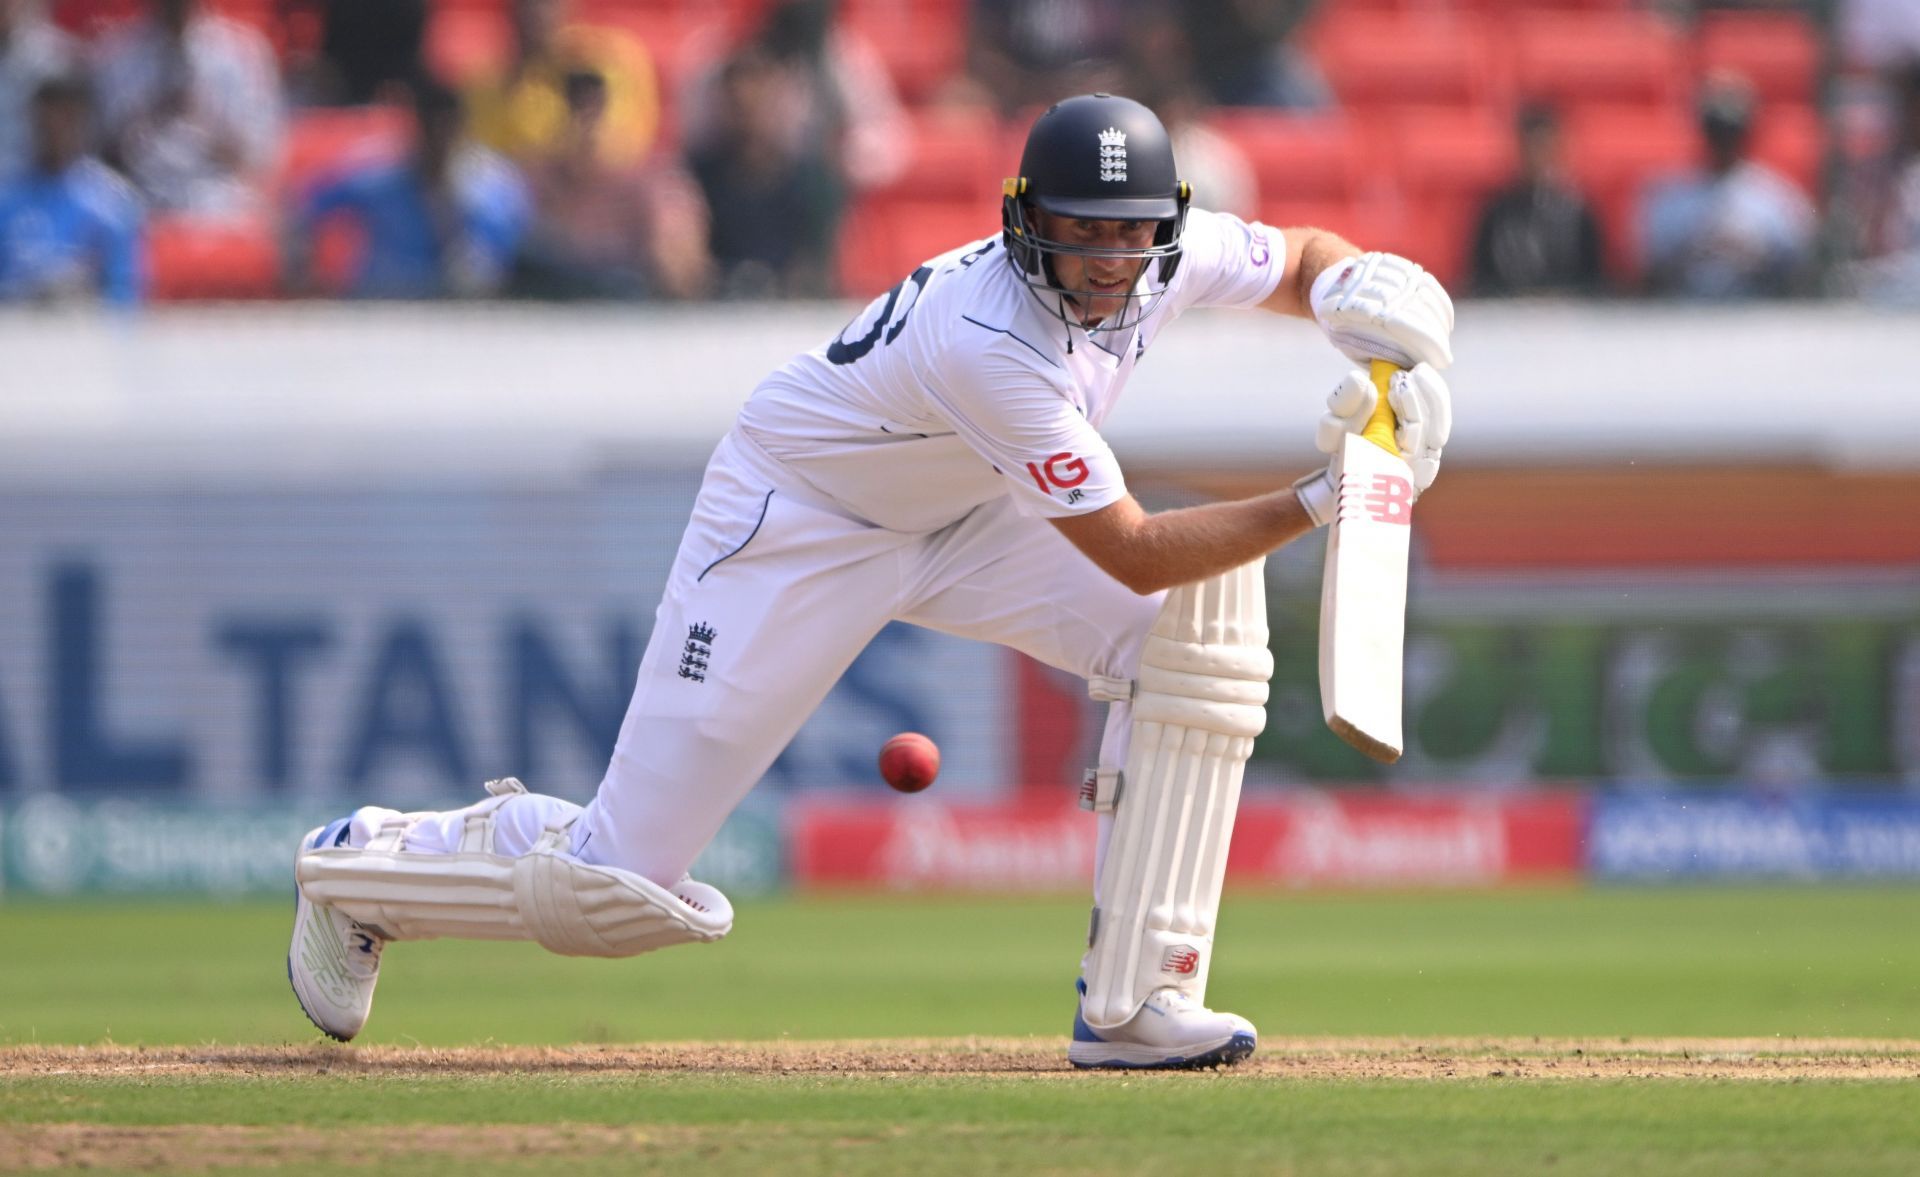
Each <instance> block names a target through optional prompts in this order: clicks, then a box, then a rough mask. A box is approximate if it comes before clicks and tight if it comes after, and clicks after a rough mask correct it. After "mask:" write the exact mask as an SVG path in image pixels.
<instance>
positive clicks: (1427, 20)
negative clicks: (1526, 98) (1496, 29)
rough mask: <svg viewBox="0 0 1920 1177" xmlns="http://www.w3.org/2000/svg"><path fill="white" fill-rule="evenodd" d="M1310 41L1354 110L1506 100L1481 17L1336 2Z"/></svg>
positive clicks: (1492, 46)
mask: <svg viewBox="0 0 1920 1177" xmlns="http://www.w3.org/2000/svg"><path fill="white" fill-rule="evenodd" d="M1309 43H1310V46H1311V48H1312V50H1313V53H1314V57H1315V59H1316V60H1317V61H1318V62H1319V64H1320V68H1321V69H1322V70H1323V71H1325V73H1326V75H1327V81H1328V82H1329V83H1330V84H1331V85H1332V86H1333V90H1334V93H1335V94H1337V95H1338V96H1339V98H1340V101H1341V103H1342V104H1343V105H1344V106H1346V107H1348V108H1349V109H1363V108H1367V107H1376V106H1383V105H1393V106H1433V105H1452V106H1484V105H1488V104H1495V103H1502V102H1504V101H1505V96H1506V92H1507V86H1506V72H1505V70H1504V69H1503V68H1502V62H1501V60H1500V55H1499V54H1498V53H1497V52H1496V44H1495V41H1494V39H1493V35H1492V32H1491V30H1490V29H1489V28H1488V26H1487V25H1486V24H1485V23H1484V22H1482V21H1481V20H1480V19H1479V18H1478V17H1474V16H1464V17H1450V16H1446V15H1435V14H1409V15H1400V14H1385V13H1375V12H1349V11H1347V10H1344V9H1336V10H1334V11H1332V12H1330V13H1328V14H1327V16H1326V18H1325V19H1324V20H1322V21H1320V22H1318V23H1317V24H1316V25H1315V27H1314V30H1313V32H1312V34H1311V36H1310V38H1309Z"/></svg>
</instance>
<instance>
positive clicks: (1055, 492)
mask: <svg viewBox="0 0 1920 1177" xmlns="http://www.w3.org/2000/svg"><path fill="white" fill-rule="evenodd" d="M1181 240H1182V243H1183V245H1184V247H1185V248H1184V252H1183V254H1182V257H1181V260H1180V265H1179V267H1178V269H1177V270H1175V272H1174V275H1173V278H1172V281H1171V282H1170V283H1169V284H1168V285H1167V288H1166V294H1165V296H1164V298H1162V300H1161V302H1160V305H1159V308H1158V309H1157V310H1156V311H1155V312H1154V313H1153V314H1152V315H1150V316H1148V317H1147V319H1146V321H1145V322H1143V323H1141V324H1140V325H1139V326H1137V327H1135V328H1133V329H1132V330H1128V331H1118V332H1096V333H1094V334H1088V333H1087V332H1086V331H1085V330H1083V329H1082V328H1080V327H1078V326H1072V327H1070V326H1068V325H1066V324H1064V323H1062V322H1061V321H1060V320H1059V319H1058V318H1056V317H1054V316H1053V315H1052V314H1051V313H1049V312H1048V311H1047V310H1046V309H1044V308H1043V307H1042V306H1041V304H1040V302H1039V301H1038V300H1037V299H1036V298H1035V297H1034V293H1033V292H1032V291H1030V290H1029V289H1028V287H1027V286H1026V284H1025V283H1024V282H1022V281H1021V280H1020V277H1019V276H1018V275H1016V274H1015V273H1014V272H1013V269H1012V267H1011V266H1009V265H1008V263H1007V255H1006V251H1005V249H1004V247H1002V245H1001V244H1000V239H999V236H998V235H997V234H996V235H995V236H994V237H991V238H986V239H983V240H980V241H975V242H972V243H971V244H968V245H964V246H961V247H960V248H958V249H955V250H952V251H950V252H947V253H944V254H941V255H940V256H939V257H937V258H934V259H932V260H931V261H929V262H927V263H926V264H925V265H923V266H921V267H920V268H919V269H917V270H915V271H914V273H913V275H912V276H911V277H909V278H907V279H906V280H905V281H903V282H901V283H900V285H898V286H896V287H894V288H893V289H892V290H890V291H888V292H887V293H885V294H882V295H880V296H879V297H878V298H876V299H874V300H873V301H872V302H871V303H869V304H868V305H867V306H866V308H865V309H863V310H862V311H861V312H860V313H859V314H858V315H856V316H855V317H854V320H853V322H851V323H849V324H847V326H846V328H845V329H844V330H843V331H841V333H840V334H839V335H838V336H837V337H836V338H834V339H832V340H829V341H828V342H826V343H824V344H822V345H821V346H819V347H816V348H814V349H813V350H811V351H808V352H806V353H804V354H802V355H800V356H796V357H795V358H794V359H793V360H791V361H789V362H788V363H786V364H784V365H782V366H781V367H780V368H779V369H777V370H776V371H775V372H773V374H772V375H770V376H768V377H767V378H766V379H765V380H764V381H762V382H761V384H760V387H759V388H757V389H756V390H755V391H754V394H753V396H752V398H751V399H750V400H748V402H747V403H746V405H745V406H744V407H743V408H742V409H741V411H740V419H739V428H740V430H741V432H743V433H744V434H745V435H746V436H747V437H748V438H750V439H751V440H752V441H754V442H755V443H756V444H758V445H759V447H760V448H761V449H763V450H765V451H766V452H767V453H768V454H770V455H771V456H773V457H774V458H776V459H778V460H779V461H780V462H781V463H782V464H783V465H784V466H786V467H787V468H788V469H789V470H790V471H792V472H793V473H794V474H796V475H797V476H799V477H800V478H801V479H803V480H804V481H805V482H806V483H807V484H808V486H810V487H811V488H813V489H814V490H816V491H818V492H820V493H821V494H824V495H826V496H827V497H829V498H831V499H833V500H834V501H835V502H837V503H838V504H839V505H841V506H842V507H844V508H845V509H846V510H847V511H848V512H850V513H851V514H853V515H855V516H857V517H859V518H862V519H866V520H868V521H870V522H872V523H875V524H877V525H879V526H881V527H886V528H890V529H893V530H897V531H916V532H917V531H932V530H935V529H938V528H941V527H945V526H947V525H948V524H950V523H953V522H954V521H956V520H958V519H960V518H961V517H963V516H964V515H966V514H967V513H968V512H969V511H971V510H973V509H974V508H975V507H977V506H979V505H980V504H982V503H985V502H988V501H990V500H992V499H994V498H996V497H998V496H1000V495H1006V494H1010V495H1012V496H1013V499H1014V505H1015V507H1016V508H1017V509H1018V510H1019V511H1020V512H1021V513H1022V514H1026V515H1038V516H1063V515H1073V514H1080V513H1084V512H1089V511H1097V510H1099V509H1100V508H1101V507H1105V506H1107V505H1109V504H1111V503H1113V502H1115V501H1117V500H1118V499H1120V498H1121V497H1122V496H1123V495H1125V493H1126V480H1125V479H1124V478H1123V477H1122V476H1121V473H1120V467H1119V464H1118V463H1117V462H1116V461H1115V460H1114V456H1113V451H1112V449H1111V448H1109V447H1108V445H1107V443H1106V440H1105V439H1104V438H1102V437H1101V436H1100V426H1101V425H1102V423H1104V422H1105V421H1106V419H1107V415H1108V414H1109V413H1111V412H1112V411H1113V407H1114V404H1115V402H1116V401H1118V400H1119V397H1120V391H1121V389H1123V388H1124V387H1126V383H1127V378H1128V377H1129V376H1131V375H1132V374H1133V369H1134V367H1135V365H1136V364H1138V363H1139V362H1140V359H1141V357H1142V356H1144V355H1145V354H1146V350H1147V348H1148V347H1150V346H1152V344H1153V341H1154V339H1155V337H1156V336H1158V334H1159V332H1160V331H1161V330H1162V329H1164V328H1165V327H1166V325H1167V324H1169V323H1171V322H1172V321H1173V320H1174V319H1175V318H1177V317H1179V315H1180V314H1181V313H1182V312H1184V311H1186V310H1188V309H1190V308H1192V307H1204V306H1227V307H1251V306H1254V305H1257V304H1258V303H1260V302H1261V301H1262V300H1264V299H1265V298H1266V297H1267V296H1268V295H1269V294H1271V293H1272V292H1273V290H1274V287H1275V286H1277V285H1278V284H1279V281H1280V278H1281V273H1280V271H1281V268H1282V266H1283V265H1284V259H1285V258H1286V248H1285V244H1284V242H1283V241H1282V239H1281V235H1280V231H1279V230H1278V229H1274V228H1271V227H1269V226H1266V225H1263V224H1260V223H1259V222H1252V223H1249V222H1245V221H1242V220H1240V219H1239V218H1238V217H1234V216H1230V215H1228V214H1225V213H1214V212H1207V211H1205V210H1202V209H1193V210H1192V211H1190V212H1189V213H1188V215H1187V224H1186V231H1185V232H1184V234H1183V235H1182V238H1181ZM1157 266H1158V263H1157V262H1155V263H1149V265H1148V267H1147V273H1146V275H1145V276H1144V277H1143V278H1142V282H1143V284H1146V285H1148V286H1149V287H1150V288H1157V287H1154V285H1153V284H1154V283H1155V282H1156V281H1157V278H1156V273H1155V272H1156V269H1157Z"/></svg>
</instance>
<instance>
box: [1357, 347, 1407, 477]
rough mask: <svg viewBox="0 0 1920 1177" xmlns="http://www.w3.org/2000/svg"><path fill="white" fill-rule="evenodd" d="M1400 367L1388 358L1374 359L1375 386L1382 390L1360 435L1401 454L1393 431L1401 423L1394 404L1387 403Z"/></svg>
mask: <svg viewBox="0 0 1920 1177" xmlns="http://www.w3.org/2000/svg"><path fill="white" fill-rule="evenodd" d="M1399 370H1400V369H1399V368H1397V367H1395V366H1394V365H1393V364H1391V363H1389V362H1388V361H1386V360H1374V361H1373V363H1372V364H1371V365H1370V374H1371V375H1372V376H1373V386H1374V387H1375V388H1377V389H1379V390H1380V399H1379V401H1377V402H1376V403H1375V404H1374V406H1373V416H1371V417H1368V418H1367V424H1366V428H1364V429H1362V430H1361V431H1360V436H1361V437H1364V438H1366V439H1367V440H1368V441H1370V442H1372V443H1373V444H1375V445H1377V446H1379V447H1380V448H1381V449H1383V450H1385V451H1387V452H1388V453H1390V454H1392V455H1393V456H1394V457H1396V458H1397V457H1399V456H1400V447H1399V446H1398V445H1396V444H1394V440H1393V431H1394V429H1396V428H1397V427H1398V425H1399V423H1398V422H1397V421H1395V420H1394V417H1393V406H1391V405H1389V404H1388V403H1387V390H1388V389H1390V388H1391V387H1392V386H1393V374H1394V373H1395V372H1398V371H1399Z"/></svg>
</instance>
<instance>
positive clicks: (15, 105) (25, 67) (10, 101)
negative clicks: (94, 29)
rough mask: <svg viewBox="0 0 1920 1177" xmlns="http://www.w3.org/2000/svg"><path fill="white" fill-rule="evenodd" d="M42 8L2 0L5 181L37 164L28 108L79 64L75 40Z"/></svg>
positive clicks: (28, 1) (0, 126)
mask: <svg viewBox="0 0 1920 1177" xmlns="http://www.w3.org/2000/svg"><path fill="white" fill-rule="evenodd" d="M43 7H44V6H43V4H42V2H41V0H0V180H3V179H5V178H7V177H9V176H12V175H14V174H15V173H17V172H20V171H22V170H24V169H25V168H27V167H28V166H29V165H30V163H31V162H32V157H33V150H32V147H31V145H30V144H29V143H28V137H29V136H28V121H29V119H30V117H31V116H30V115H29V113H28V109H27V108H28V107H29V106H30V105H31V104H32V102H33V95H34V92H35V91H36V90H38V89H39V88H40V83H42V82H44V81H46V80H47V79H48V78H51V77H55V76H57V75H60V74H63V73H67V72H69V71H70V70H72V69H73V67H74V65H75V63H76V62H77V61H78V51H77V49H76V47H75V46H74V44H73V42H72V40H71V39H69V38H68V36H67V35H66V34H65V33H63V32H61V31H60V30H59V29H58V28H55V27H54V25H53V23H52V22H51V21H49V20H47V19H46V14H45V12H44V11H43Z"/></svg>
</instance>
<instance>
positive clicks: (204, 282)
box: [146, 216, 280, 302]
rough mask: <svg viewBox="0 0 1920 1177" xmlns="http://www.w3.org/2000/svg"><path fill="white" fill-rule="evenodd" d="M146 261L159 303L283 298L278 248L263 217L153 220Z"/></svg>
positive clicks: (150, 282)
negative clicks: (209, 219) (212, 219)
mask: <svg viewBox="0 0 1920 1177" xmlns="http://www.w3.org/2000/svg"><path fill="white" fill-rule="evenodd" d="M146 255H147V281H148V288H149V291H150V292H151V294H152V297H153V298H154V299H155V300H156V301H160V302H178V301H184V300H193V299H238V298H271V297H273V296H274V295H275V294H277V293H278V292H279V286H280V253H279V246H278V244H277V243H276V241H275V239H274V234H273V229H272V226H271V224H270V223H269V221H268V220H267V218H265V217H250V218H245V219H240V220H223V221H208V220H201V219H198V218H192V217H168V216H160V217H155V218H154V219H153V220H152V221H150V222H148V224H147V231H146Z"/></svg>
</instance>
